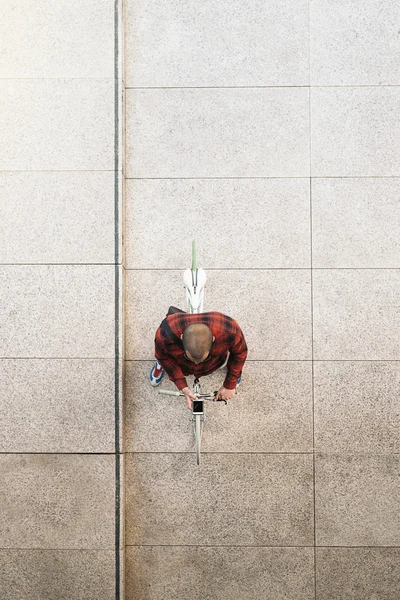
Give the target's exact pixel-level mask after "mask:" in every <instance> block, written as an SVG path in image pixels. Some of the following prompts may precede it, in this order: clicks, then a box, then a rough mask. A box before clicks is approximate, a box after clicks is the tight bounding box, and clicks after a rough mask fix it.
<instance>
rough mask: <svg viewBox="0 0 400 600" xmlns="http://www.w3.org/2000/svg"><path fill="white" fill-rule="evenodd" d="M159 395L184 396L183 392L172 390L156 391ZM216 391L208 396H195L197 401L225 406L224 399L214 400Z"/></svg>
mask: <svg viewBox="0 0 400 600" xmlns="http://www.w3.org/2000/svg"><path fill="white" fill-rule="evenodd" d="M158 393H159V394H166V395H167V396H184V395H185V394H184V393H183V392H174V391H172V390H158ZM217 393H218V392H217V391H215V392H209V393H208V394H195V396H196V397H197V398H198V399H199V400H212V401H213V402H225V404H227V401H226V400H224V398H218V399H215V396H216V395H217Z"/></svg>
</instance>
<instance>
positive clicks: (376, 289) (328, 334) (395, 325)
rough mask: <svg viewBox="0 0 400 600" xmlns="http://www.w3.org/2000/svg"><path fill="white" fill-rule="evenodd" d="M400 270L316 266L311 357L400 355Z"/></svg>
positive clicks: (382, 357)
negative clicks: (317, 267) (399, 297)
mask: <svg viewBox="0 0 400 600" xmlns="http://www.w3.org/2000/svg"><path fill="white" fill-rule="evenodd" d="M399 286H400V270H399V269H327V270H324V269H315V270H314V271H313V324H314V327H313V335H314V359H315V360H398V359H399V358H400V336H399V333H400V311H399V306H398V292H399Z"/></svg>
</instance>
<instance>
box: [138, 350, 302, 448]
mask: <svg viewBox="0 0 400 600" xmlns="http://www.w3.org/2000/svg"><path fill="white" fill-rule="evenodd" d="M152 365H153V362H146V361H134V362H128V364H127V370H126V432H127V451H128V452H194V435H193V426H192V424H191V423H190V422H189V417H190V412H189V411H188V409H187V407H186V401H185V400H184V399H183V398H174V397H170V396H162V395H160V394H159V393H158V390H159V389H160V388H162V389H171V390H176V386H175V385H174V384H173V383H172V382H170V381H169V380H168V379H167V376H164V380H163V382H162V384H161V386H160V387H159V388H156V389H154V388H153V387H152V386H151V385H150V382H149V381H148V377H149V372H150V368H151V366H152ZM225 374H226V368H225V369H222V370H220V371H217V372H216V373H213V374H212V375H210V376H208V377H204V378H202V379H201V389H202V390H204V391H213V390H217V389H219V388H220V386H221V385H222V383H223V381H224V378H225ZM188 379H189V385H190V386H191V385H192V381H193V377H189V378H188ZM260 380H261V381H262V382H264V385H263V384H262V382H261V381H260ZM312 421H313V416H312V393H311V363H310V362H309V363H307V362H258V361H249V362H247V363H246V364H245V366H244V369H243V376H242V382H241V384H240V386H239V388H238V389H237V391H236V394H235V397H234V399H233V400H232V401H230V402H229V404H228V405H227V406H225V404H223V403H217V404H214V403H212V402H207V403H206V422H205V428H204V435H203V440H202V452H312V450H313V444H312Z"/></svg>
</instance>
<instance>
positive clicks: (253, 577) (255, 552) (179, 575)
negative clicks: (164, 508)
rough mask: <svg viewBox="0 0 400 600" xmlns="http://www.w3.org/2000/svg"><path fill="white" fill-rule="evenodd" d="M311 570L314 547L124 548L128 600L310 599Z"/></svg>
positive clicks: (311, 592)
mask: <svg viewBox="0 0 400 600" xmlns="http://www.w3.org/2000/svg"><path fill="white" fill-rule="evenodd" d="M313 567H314V556H313V549H312V548H248V547H247V548H245V547H243V548H235V547H227V548H216V547H201V546H196V547H194V546H163V547H161V546H141V547H137V546H136V547H134V546H128V548H127V583H128V588H127V589H128V593H127V600H142V599H144V598H146V599H147V600H163V599H164V598H168V600H180V599H181V598H185V600H204V598H210V599H211V598H212V599H213V600H236V599H237V598H240V599H241V600H254V598H274V600H313V599H314V574H313ZM199 582H201V584H200V585H199Z"/></svg>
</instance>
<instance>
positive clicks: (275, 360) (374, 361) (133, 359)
mask: <svg viewBox="0 0 400 600" xmlns="http://www.w3.org/2000/svg"><path fill="white" fill-rule="evenodd" d="M10 360H11V359H10ZM12 360H16V359H12ZM51 360H53V359H51ZM54 360H57V359H54ZM65 360H67V359H65ZM87 360H92V359H87ZM125 362H154V358H126V359H125ZM246 362H257V363H258V362H282V363H287V362H305V363H308V362H314V363H316V362H318V363H326V362H373V363H376V362H385V363H386V362H394V363H396V362H400V360H399V359H390V358H387V359H386V358H377V359H370V358H368V359H367V358H355V359H351V358H350V359H341V358H327V359H318V358H315V359H314V360H313V359H310V358H285V359H279V358H277V359H271V360H268V359H262V358H250V359H248V358H247V359H246Z"/></svg>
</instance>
